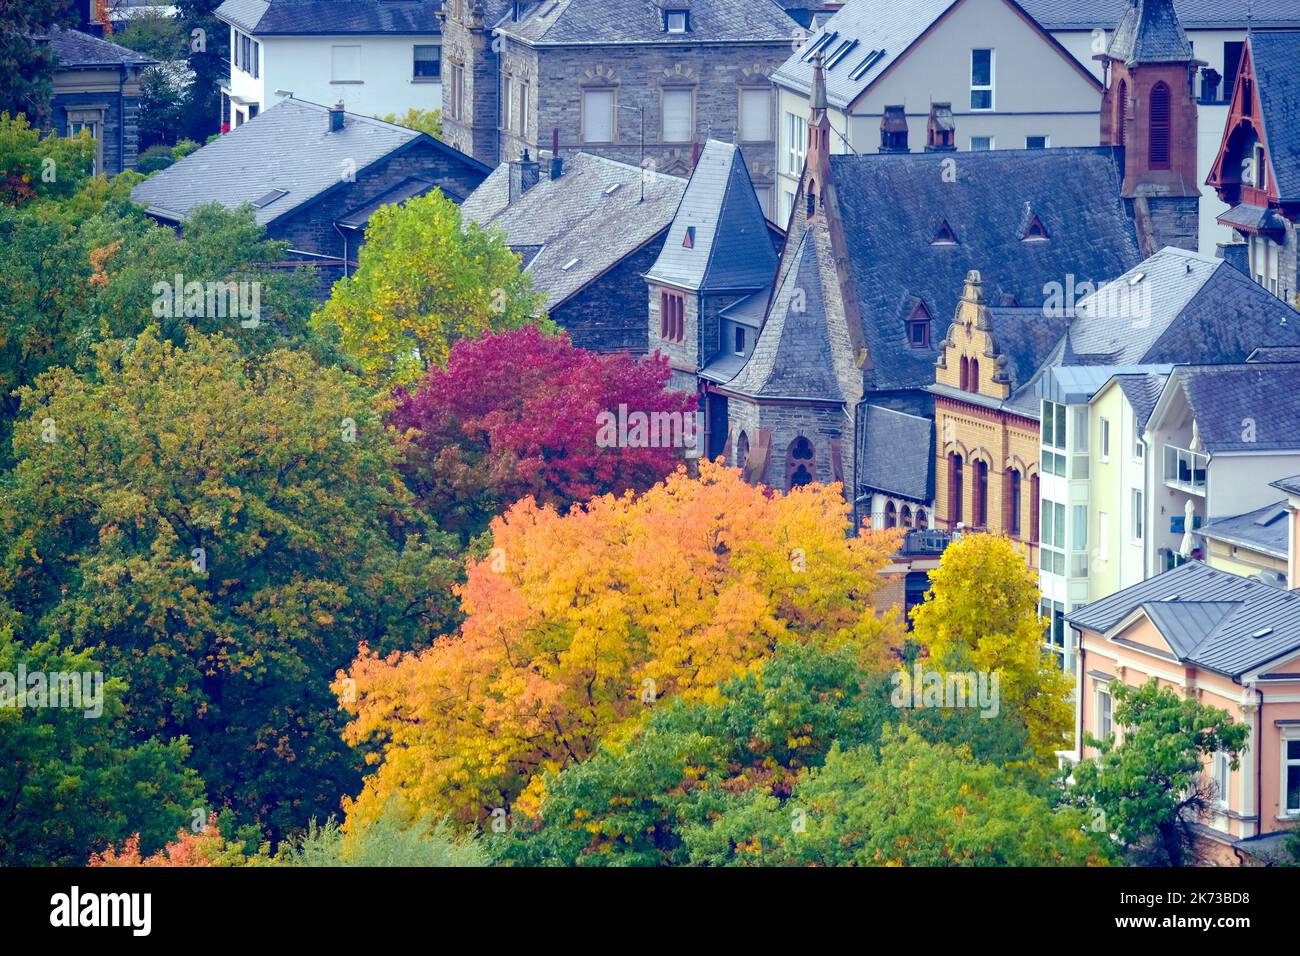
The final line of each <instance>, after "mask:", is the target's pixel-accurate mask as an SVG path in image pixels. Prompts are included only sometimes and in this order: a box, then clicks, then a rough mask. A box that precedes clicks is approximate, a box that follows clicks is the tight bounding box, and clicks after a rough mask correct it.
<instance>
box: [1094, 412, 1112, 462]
mask: <svg viewBox="0 0 1300 956" xmlns="http://www.w3.org/2000/svg"><path fill="white" fill-rule="evenodd" d="M1097 431H1098V434H1099V435H1100V441H1099V444H1100V447H1099V448H1098V449H1097V455H1098V457H1099V458H1100V459H1101V460H1102V461H1104V462H1108V461H1110V419H1109V418H1102V419H1100V420H1099V423H1098V429H1097Z"/></svg>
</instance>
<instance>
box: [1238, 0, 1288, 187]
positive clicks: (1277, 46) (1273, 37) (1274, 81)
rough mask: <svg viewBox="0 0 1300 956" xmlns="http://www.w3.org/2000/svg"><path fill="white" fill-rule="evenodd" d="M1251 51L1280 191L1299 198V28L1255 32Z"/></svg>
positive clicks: (1257, 90)
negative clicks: (1295, 29) (1274, 31)
mask: <svg viewBox="0 0 1300 956" xmlns="http://www.w3.org/2000/svg"><path fill="white" fill-rule="evenodd" d="M1297 19H1300V17H1297ZM1250 53H1251V63H1252V65H1253V66H1254V68H1255V91H1256V95H1257V96H1258V97H1259V111H1260V114H1261V119H1262V120H1263V122H1264V136H1265V138H1266V139H1267V140H1268V158H1269V165H1270V166H1271V167H1272V169H1273V175H1274V176H1275V177H1276V182H1277V189H1278V195H1279V196H1280V197H1281V198H1282V200H1283V201H1286V200H1291V201H1296V200H1300V31H1287V32H1276V33H1273V32H1259V33H1252V34H1251V36H1250Z"/></svg>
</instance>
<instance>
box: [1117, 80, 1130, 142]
mask: <svg viewBox="0 0 1300 956" xmlns="http://www.w3.org/2000/svg"><path fill="white" fill-rule="evenodd" d="M1115 118H1116V121H1117V123H1118V125H1119V137H1118V139H1119V144H1120V145H1121V146H1123V145H1124V140H1125V139H1127V138H1128V81H1127V80H1120V81H1119V102H1118V103H1116V104H1115Z"/></svg>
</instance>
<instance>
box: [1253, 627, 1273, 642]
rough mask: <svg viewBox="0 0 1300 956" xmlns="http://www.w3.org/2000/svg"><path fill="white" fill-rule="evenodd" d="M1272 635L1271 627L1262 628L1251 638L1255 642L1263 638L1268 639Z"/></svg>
mask: <svg viewBox="0 0 1300 956" xmlns="http://www.w3.org/2000/svg"><path fill="white" fill-rule="evenodd" d="M1272 633H1273V629H1272V628H1271V627H1261V628H1260V629H1259V630H1258V631H1256V632H1255V633H1254V634H1252V635H1250V636H1251V637H1253V638H1254V639H1255V640H1259V639H1260V638H1261V637H1268V636H1269V635H1270V634H1272Z"/></svg>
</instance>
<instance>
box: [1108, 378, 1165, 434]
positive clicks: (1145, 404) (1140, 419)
mask: <svg viewBox="0 0 1300 956" xmlns="http://www.w3.org/2000/svg"><path fill="white" fill-rule="evenodd" d="M1168 379H1169V376H1168V375H1167V374H1163V375H1162V374H1154V375H1116V376H1115V384H1116V385H1118V386H1119V387H1120V389H1121V390H1122V391H1123V392H1124V397H1125V398H1127V399H1128V403H1129V405H1131V406H1132V408H1133V417H1134V419H1136V421H1137V427H1138V428H1139V429H1143V428H1146V427H1147V422H1149V421H1150V420H1151V413H1152V412H1153V411H1155V407H1156V402H1158V401H1159V400H1160V393H1161V392H1162V391H1163V390H1164V387H1165V382H1166V381H1167V380H1168Z"/></svg>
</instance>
